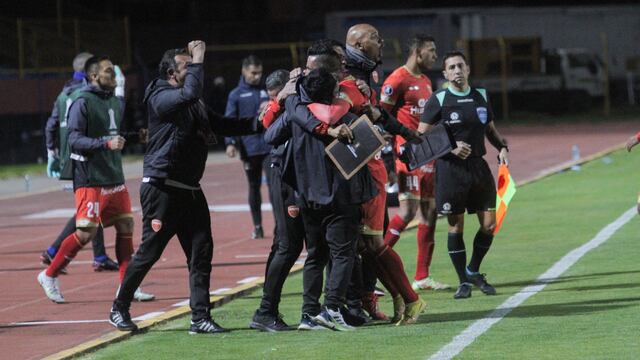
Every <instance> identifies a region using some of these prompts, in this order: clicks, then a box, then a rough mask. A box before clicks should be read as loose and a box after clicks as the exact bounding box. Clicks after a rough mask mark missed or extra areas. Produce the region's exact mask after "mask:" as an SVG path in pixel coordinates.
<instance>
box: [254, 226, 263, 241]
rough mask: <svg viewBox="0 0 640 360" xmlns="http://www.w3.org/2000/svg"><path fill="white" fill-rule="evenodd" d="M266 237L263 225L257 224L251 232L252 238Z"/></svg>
mask: <svg viewBox="0 0 640 360" xmlns="http://www.w3.org/2000/svg"><path fill="white" fill-rule="evenodd" d="M263 237H264V230H262V225H256V227H255V229H253V232H252V233H251V238H252V239H262V238H263Z"/></svg>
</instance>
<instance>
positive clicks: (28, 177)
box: [24, 174, 31, 192]
mask: <svg viewBox="0 0 640 360" xmlns="http://www.w3.org/2000/svg"><path fill="white" fill-rule="evenodd" d="M24 190H25V191H26V192H29V191H31V175H29V174H26V175H25V176H24Z"/></svg>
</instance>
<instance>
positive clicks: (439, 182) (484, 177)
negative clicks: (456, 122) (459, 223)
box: [436, 157, 496, 215]
mask: <svg viewBox="0 0 640 360" xmlns="http://www.w3.org/2000/svg"><path fill="white" fill-rule="evenodd" d="M436 209H437V210H438V212H439V213H440V214H443V215H451V214H456V215H457V214H462V213H464V211H465V210H466V211H467V212H468V213H469V214H473V213H476V212H478V211H495V209H496V183H495V181H494V179H493V175H492V174H491V170H490V169H489V165H487V162H486V161H485V160H484V159H483V158H481V157H474V158H468V159H466V160H460V159H448V158H445V159H439V160H437V161H436Z"/></svg>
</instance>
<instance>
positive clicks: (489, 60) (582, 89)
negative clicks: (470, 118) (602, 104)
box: [463, 38, 605, 112]
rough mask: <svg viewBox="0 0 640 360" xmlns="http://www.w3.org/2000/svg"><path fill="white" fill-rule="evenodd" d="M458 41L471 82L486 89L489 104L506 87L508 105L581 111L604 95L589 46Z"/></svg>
mask: <svg viewBox="0 0 640 360" xmlns="http://www.w3.org/2000/svg"><path fill="white" fill-rule="evenodd" d="M463 45H464V46H465V49H466V52H467V54H468V56H469V63H470V66H471V81H472V83H473V85H474V86H480V87H484V88H486V89H487V91H488V92H489V93H491V94H493V101H494V103H495V102H500V101H501V94H502V91H503V89H505V90H506V91H507V93H508V95H509V102H510V108H514V109H515V108H518V109H527V110H536V111H548V112H564V111H581V110H586V109H588V108H589V106H590V105H591V103H592V101H593V100H594V99H598V98H601V97H602V96H603V95H604V79H605V77H604V70H603V65H602V62H601V61H600V59H599V58H598V56H597V55H596V54H594V53H592V52H590V51H588V50H585V49H576V48H566V49H550V50H544V51H543V50H542V49H541V41H540V39H539V38H502V39H480V40H469V41H466V42H464V43H463ZM494 107H496V106H495V105H494Z"/></svg>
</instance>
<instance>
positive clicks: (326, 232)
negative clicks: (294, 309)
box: [301, 205, 361, 316]
mask: <svg viewBox="0 0 640 360" xmlns="http://www.w3.org/2000/svg"><path fill="white" fill-rule="evenodd" d="M301 213H302V219H303V221H304V227H305V230H306V245H307V260H306V261H305V263H304V273H303V294H302V298H303V304H302V312H303V313H307V314H309V315H312V316H314V315H317V314H318V313H319V312H320V303H319V300H320V295H321V293H322V278H323V276H322V275H323V274H322V273H323V271H324V268H325V265H326V264H327V262H328V261H329V259H331V263H332V266H331V270H330V274H329V276H328V278H327V285H326V293H325V303H324V304H325V306H327V307H330V308H332V309H336V308H338V307H340V306H341V305H343V304H344V302H345V295H346V292H347V287H348V286H349V279H350V278H351V272H352V270H353V262H354V258H355V253H356V245H357V241H356V240H357V236H358V229H359V224H360V217H361V213H360V206H359V205H339V206H338V205H335V206H334V205H327V206H320V207H318V208H310V207H306V208H302V209H301Z"/></svg>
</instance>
